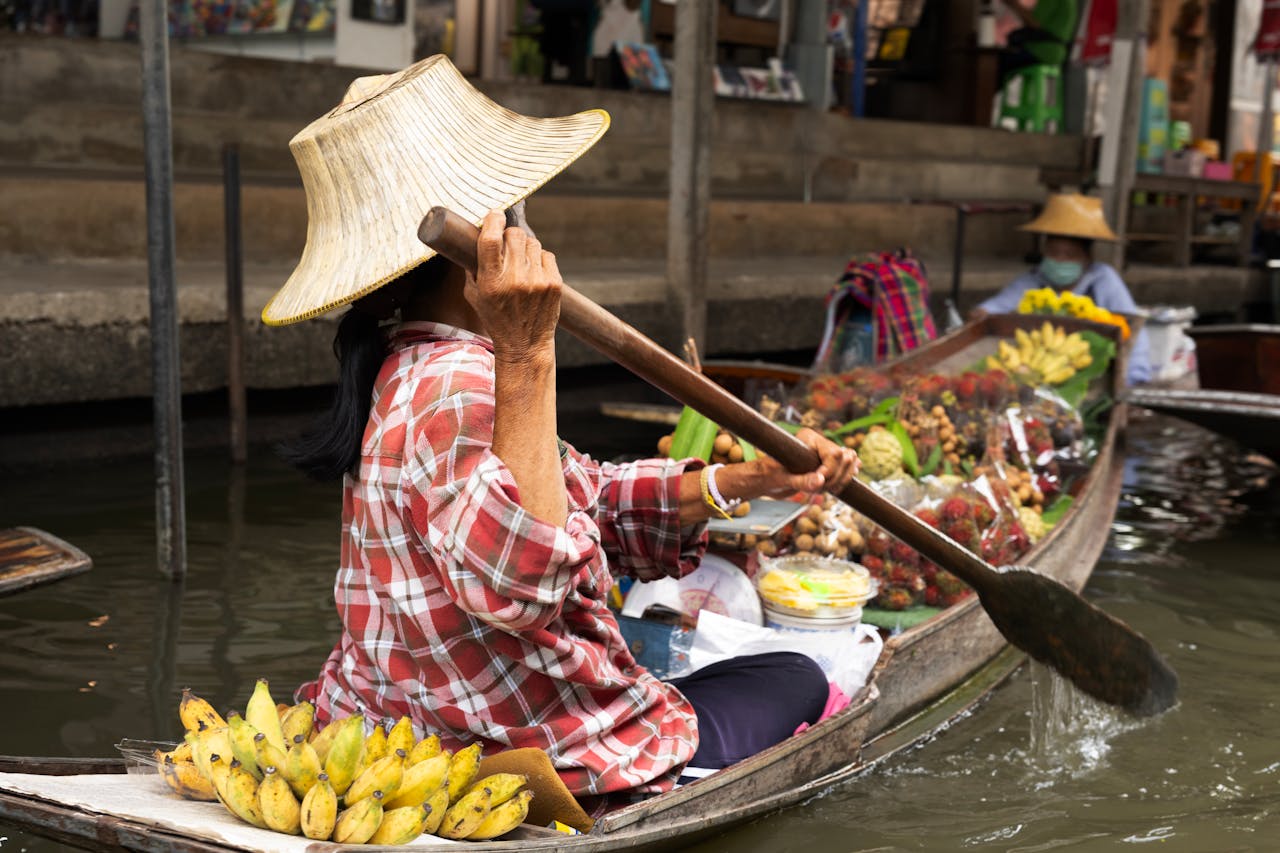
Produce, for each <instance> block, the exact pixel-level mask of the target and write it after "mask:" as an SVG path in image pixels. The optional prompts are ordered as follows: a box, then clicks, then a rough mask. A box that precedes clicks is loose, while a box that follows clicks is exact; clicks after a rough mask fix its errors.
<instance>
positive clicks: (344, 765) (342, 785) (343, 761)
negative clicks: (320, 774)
mask: <svg viewBox="0 0 1280 853" xmlns="http://www.w3.org/2000/svg"><path fill="white" fill-rule="evenodd" d="M329 725H340V726H341V728H340V729H339V730H338V733H337V734H336V735H334V738H333V746H331V747H330V748H329V754H328V755H327V756H325V759H324V772H325V773H328V774H329V784H330V785H332V786H333V790H334V791H335V792H336V793H337V794H338V796H342V795H343V794H345V793H346V792H347V788H350V787H351V783H352V782H354V781H355V778H356V771H357V770H358V769H359V767H360V755H361V753H362V752H363V751H364V715H363V714H352V715H351V716H350V717H347V718H346V719H344V720H343V721H342V722H341V723H330V724H329Z"/></svg>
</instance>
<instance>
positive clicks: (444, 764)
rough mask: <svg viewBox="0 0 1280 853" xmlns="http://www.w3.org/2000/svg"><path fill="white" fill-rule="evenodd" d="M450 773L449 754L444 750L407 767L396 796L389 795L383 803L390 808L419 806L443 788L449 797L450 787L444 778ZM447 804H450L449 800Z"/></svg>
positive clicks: (446, 796)
mask: <svg viewBox="0 0 1280 853" xmlns="http://www.w3.org/2000/svg"><path fill="white" fill-rule="evenodd" d="M448 773H449V756H448V755H447V754H445V753H443V752H442V753H439V754H438V755H436V756H434V757H432V758H428V759H427V760H426V761H421V762H419V763H417V764H414V765H413V766H411V767H407V768H406V769H405V771H404V777H403V778H402V779H401V780H400V790H399V791H398V792H397V793H396V794H395V795H394V796H388V797H387V798H386V799H385V801H384V802H383V805H384V806H385V807H386V808H388V809H398V808H403V807H404V806H419V805H422V804H423V803H425V802H426V801H427V798H428V797H430V796H431V795H432V794H434V793H435V792H436V791H438V790H442V789H443V790H444V795H445V798H446V799H447V798H448V796H449V789H448V788H446V787H445V786H444V780H445V777H446V776H447V775H448ZM445 806H446V807H447V806H448V803H447V802H446V803H445Z"/></svg>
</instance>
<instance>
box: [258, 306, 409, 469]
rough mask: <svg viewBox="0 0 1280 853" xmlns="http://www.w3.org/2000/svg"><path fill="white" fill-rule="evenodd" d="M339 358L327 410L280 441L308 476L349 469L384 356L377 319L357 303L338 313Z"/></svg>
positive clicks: (284, 454)
mask: <svg viewBox="0 0 1280 853" xmlns="http://www.w3.org/2000/svg"><path fill="white" fill-rule="evenodd" d="M333 354H334V355H335V356H337V358H338V371H339V378H338V389H337V391H336V392H335V393H334V395H333V402H332V403H331V404H330V405H329V409H328V410H327V411H326V412H325V413H324V414H322V415H321V416H320V417H319V418H317V419H316V422H315V423H314V424H313V425H312V426H311V427H310V428H309V429H308V430H307V431H306V432H304V433H303V434H302V435H300V436H298V437H297V438H296V439H294V440H293V441H289V442H286V443H284V444H282V445H280V448H279V451H280V455H281V456H282V457H283V458H284V460H285V461H286V462H288V463H289V464H291V465H293V466H294V467H295V468H298V469H299V470H301V471H302V473H304V474H306V475H307V476H308V477H310V478H312V479H313V480H320V481H322V482H328V481H330V480H339V479H341V478H342V475H343V474H345V473H347V472H348V471H352V472H354V470H355V468H356V465H357V463H359V461H360V444H361V442H363V441H364V428H365V424H367V423H368V422H369V407H370V405H371V404H372V402H373V383H374V382H375V381H376V380H377V378H378V370H379V368H381V367H382V361H383V358H384V357H385V356H386V346H385V344H384V343H383V341H382V333H381V332H379V331H378V318H377V317H375V316H373V315H372V314H367V313H365V312H364V311H362V310H360V309H359V308H352V309H350V310H348V311H347V313H346V314H344V315H343V316H342V320H341V321H340V322H339V323H338V331H337V333H336V334H334V336H333Z"/></svg>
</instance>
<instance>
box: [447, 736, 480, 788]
mask: <svg viewBox="0 0 1280 853" xmlns="http://www.w3.org/2000/svg"><path fill="white" fill-rule="evenodd" d="M479 770H480V744H479V743H473V744H471V745H470V746H466V747H463V748H462V749H460V750H458V751H457V752H456V753H454V755H453V760H452V761H450V762H449V776H448V778H447V780H446V781H445V784H446V785H448V786H449V802H451V803H456V802H457V801H458V799H459V798H460V797H461V796H462V795H463V794H464V793H465V792H466V790H467V789H468V788H470V787H471V783H472V782H474V781H475V778H476V773H477V772H479Z"/></svg>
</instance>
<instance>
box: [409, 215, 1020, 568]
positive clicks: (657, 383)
mask: <svg viewBox="0 0 1280 853" xmlns="http://www.w3.org/2000/svg"><path fill="white" fill-rule="evenodd" d="M479 236H480V230H479V229H478V228H476V226H474V225H472V224H471V223H470V222H468V221H467V220H465V219H463V218H462V217H461V216H459V215H457V214H456V213H453V212H452V211H449V210H447V209H445V208H442V207H436V208H432V209H431V211H430V212H429V213H428V214H427V216H426V218H424V219H423V220H422V225H421V227H419V229H418V237H419V239H421V240H422V242H424V243H426V244H427V245H428V246H430V247H431V248H433V249H435V250H436V251H437V252H439V253H440V254H441V255H444V256H445V257H446V258H448V259H449V260H450V261H452V262H453V263H455V264H457V265H458V266H460V267H462V268H463V269H465V270H467V271H468V272H471V273H472V274H474V273H475V271H476V266H477V258H476V240H477V239H478V238H479ZM560 326H561V328H563V329H564V330H565V331H567V332H568V333H569V334H571V335H573V336H574V337H575V338H577V339H578V340H580V341H582V342H583V343H584V344H586V345H587V346H589V347H591V348H592V349H594V350H596V351H597V352H599V353H601V354H603V355H605V356H607V357H608V358H610V359H611V360H613V361H615V362H617V363H618V364H620V365H622V366H623V367H625V368H627V369H628V370H630V371H631V372H632V373H634V374H635V375H636V376H638V377H640V378H641V379H643V380H645V381H646V382H648V383H649V384H651V385H653V386H654V387H656V388H658V389H660V390H662V391H665V392H666V393H667V394H669V395H670V396H671V397H673V398H674V399H676V400H679V401H680V402H681V403H684V404H685V405H687V406H690V407H691V408H694V409H697V410H698V411H699V412H701V413H702V414H704V415H706V416H707V417H708V418H710V419H711V420H713V421H715V422H716V423H718V424H720V425H721V426H722V427H724V428H726V429H728V430H729V431H731V432H733V433H735V434H737V435H739V436H742V437H743V438H745V439H746V440H748V441H750V442H751V443H752V444H754V445H756V446H757V447H759V448H760V449H761V450H763V451H764V452H766V453H768V454H769V455H770V456H772V457H773V458H775V459H777V460H778V461H779V462H781V463H782V465H783V467H785V468H786V469H787V470H788V471H791V472H793V473H797V474H798V473H803V472H806V471H812V470H813V469H814V468H817V467H818V464H819V459H818V454H817V453H816V452H815V451H814V450H813V449H812V448H810V447H809V446H808V445H806V444H805V443H804V442H802V441H801V440H800V439H798V438H796V437H795V436H794V435H791V434H790V433H789V432H787V431H786V430H784V429H782V428H781V427H779V426H778V425H776V424H774V423H773V422H772V421H770V420H769V419H768V418H766V417H765V416H764V415H762V414H760V413H759V412H757V411H756V410H755V409H753V408H751V407H750V406H748V405H747V404H746V403H744V402H743V401H742V400H739V399H738V398H737V397H735V396H733V395H732V394H730V393H729V392H728V391H726V390H725V389H724V388H722V387H721V386H720V385H717V384H716V383H715V382H712V381H711V380H710V379H708V378H706V377H705V376H703V375H702V374H701V373H699V372H697V371H696V370H694V369H693V368H691V367H689V366H688V365H687V364H685V363H684V362H683V361H681V360H680V359H678V358H676V357H675V356H674V355H672V354H671V353H669V352H667V351H666V350H665V349H663V348H662V347H660V346H658V344H656V343H654V342H653V341H652V340H650V339H649V338H648V337H646V336H645V335H644V334H642V333H641V332H639V331H638V330H637V329H635V328H634V327H633V326H631V325H629V324H627V323H625V322H623V321H622V320H620V319H618V318H617V317H615V316H614V315H613V314H611V313H610V312H609V311H606V310H605V309H604V308H601V307H600V306H599V305H596V304H595V303H594V302H592V301H591V300H590V299H588V298H587V297H585V296H583V295H582V294H581V293H578V291H576V290H574V289H573V288H572V287H569V286H568V285H565V286H564V287H563V289H562V290H561V293H560ZM838 497H839V498H840V499H841V500H842V501H844V502H845V503H847V504H849V505H850V506H852V507H853V508H854V509H856V510H858V511H859V512H861V513H862V514H863V515H865V516H867V518H870V519H871V520H872V521H874V522H875V523H876V524H879V525H880V526H881V527H883V528H884V529H885V530H887V531H888V532H889V533H891V534H892V535H894V536H895V537H897V538H898V539H900V540H902V541H903V542H905V543H907V544H908V545H910V546H911V547H912V548H915V549H916V550H917V551H919V552H920V553H921V554H923V555H924V556H925V557H926V558H928V559H930V560H932V561H933V562H934V563H936V564H937V565H939V566H941V567H943V568H944V569H947V570H948V571H950V572H952V573H953V574H955V575H956V576H957V577H959V578H960V579H961V580H964V581H965V582H966V583H968V584H969V585H970V586H972V587H973V588H974V589H976V590H977V591H978V592H979V593H981V592H982V591H983V590H984V589H986V588H987V587H988V586H990V584H991V581H992V578H993V577H994V576H995V575H996V570H995V569H993V568H992V567H991V566H990V565H988V564H987V563H986V562H985V561H984V560H982V559H980V558H979V557H977V556H975V555H974V554H972V553H971V552H969V551H968V550H966V549H965V548H963V547H961V546H960V545H959V544H958V543H956V542H955V541H953V540H952V539H950V538H948V537H947V536H944V535H943V534H942V533H940V532H939V531H937V530H934V529H933V528H932V527H930V526H929V525H927V524H925V523H924V522H923V521H921V520H920V519H918V518H916V517H915V516H914V515H912V514H911V513H909V512H907V511H906V510H904V509H902V508H901V507H899V506H898V505H897V504H895V503H893V502H892V501H890V500H889V499H887V498H885V497H884V496H882V495H880V494H879V493H878V492H876V491H875V490H874V489H872V488H871V487H870V486H868V485H867V484H866V483H863V482H862V481H860V480H854V481H852V482H851V483H850V484H849V485H848V486H847V487H846V488H845V489H844V490H843V491H842V492H841V493H840V494H839V495H838Z"/></svg>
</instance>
